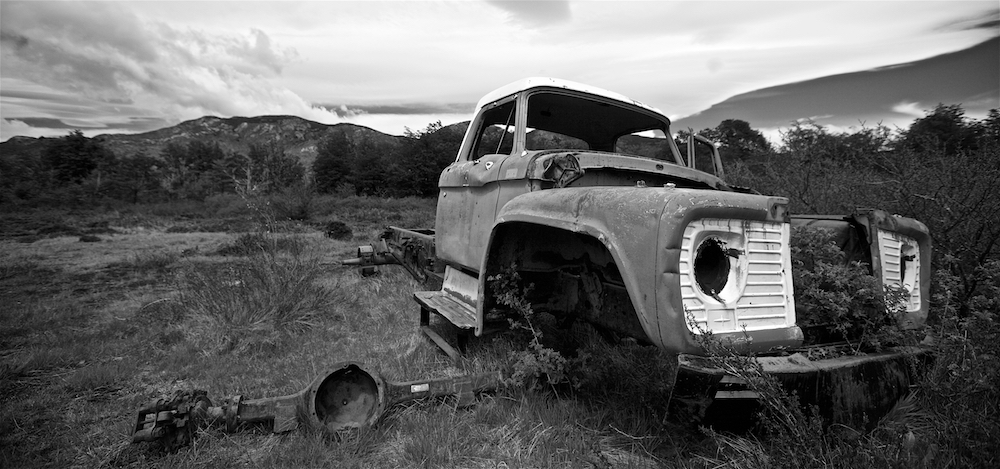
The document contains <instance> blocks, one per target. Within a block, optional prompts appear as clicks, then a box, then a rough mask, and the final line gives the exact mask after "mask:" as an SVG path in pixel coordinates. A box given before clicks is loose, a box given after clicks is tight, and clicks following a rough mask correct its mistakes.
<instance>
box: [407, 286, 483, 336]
mask: <svg viewBox="0 0 1000 469" xmlns="http://www.w3.org/2000/svg"><path fill="white" fill-rule="evenodd" d="M413 298H414V299H416V300H417V303H419V304H420V307H421V308H423V309H425V310H427V311H432V312H434V313H437V314H440V315H441V316H442V317H444V318H445V319H447V320H448V321H449V322H451V323H452V324H454V325H455V327H458V328H459V329H472V328H473V327H476V308H475V307H474V306H472V305H470V304H468V303H466V302H464V301H462V300H459V299H457V298H455V297H454V296H452V295H451V294H450V293H448V292H446V291H444V290H438V291H418V292H416V293H414V294H413ZM421 316H423V315H421ZM421 322H423V317H421Z"/></svg>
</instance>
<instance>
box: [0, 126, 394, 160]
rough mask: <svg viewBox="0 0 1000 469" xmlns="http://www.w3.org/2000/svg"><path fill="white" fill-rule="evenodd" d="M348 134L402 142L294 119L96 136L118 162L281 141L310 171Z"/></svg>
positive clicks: (14, 141) (21, 148) (29, 145)
mask: <svg viewBox="0 0 1000 469" xmlns="http://www.w3.org/2000/svg"><path fill="white" fill-rule="evenodd" d="M336 134H346V135H347V136H348V139H349V140H350V141H355V142H357V141H362V140H367V141H371V142H374V143H389V144H393V145H395V144H398V143H399V142H400V141H401V139H403V138H404V137H398V136H394V135H387V134H384V133H382V132H379V131H377V130H373V129H370V128H368V127H363V126H360V125H354V124H344V123H341V124H334V125H326V124H320V123H318V122H313V121H310V120H306V119H303V118H301V117H295V116H259V117H230V118H220V117H212V116H207V117H201V118H198V119H194V120H189V121H184V122H181V123H180V124H177V125H175V126H172V127H166V128H162V129H158V130H153V131H150V132H145V133H141V134H102V135H98V136H96V137H94V140H97V141H99V142H100V143H101V144H102V145H104V147H105V148H107V149H109V150H111V151H113V152H114V153H115V155H117V156H119V157H125V158H127V157H131V156H133V155H135V154H137V153H140V152H142V153H145V154H146V155H149V156H159V155H160V152H161V151H162V150H163V148H165V147H166V146H167V145H168V144H170V143H178V144H183V145H186V144H188V143H190V142H192V141H196V140H201V141H205V142H210V143H218V144H219V147H221V148H222V149H223V150H224V151H226V152H235V153H242V154H247V153H248V152H249V151H250V146H251V145H254V144H263V143H268V142H278V144H279V145H281V146H282V147H283V148H284V150H285V154H286V155H292V156H295V157H296V158H298V159H299V161H301V162H302V164H303V165H304V166H305V167H306V168H309V167H311V166H312V162H313V160H315V159H316V153H317V150H318V148H319V145H320V144H321V143H322V142H323V141H324V140H325V139H327V138H329V137H330V136H333V135H336ZM51 140H52V139H50V138H49V139H47V138H44V137H43V138H31V137H13V138H11V139H9V140H7V141H6V142H2V143H0V154H2V155H3V156H4V157H5V158H6V157H13V156H18V155H20V156H23V157H29V158H30V157H37V156H38V155H40V154H41V152H42V150H43V149H44V146H45V145H46V143H47V142H48V141H51Z"/></svg>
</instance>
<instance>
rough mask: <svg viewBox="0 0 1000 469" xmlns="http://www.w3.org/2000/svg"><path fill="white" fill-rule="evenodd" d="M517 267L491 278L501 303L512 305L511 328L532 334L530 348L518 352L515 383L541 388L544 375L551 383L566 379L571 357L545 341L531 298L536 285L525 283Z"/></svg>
mask: <svg viewBox="0 0 1000 469" xmlns="http://www.w3.org/2000/svg"><path fill="white" fill-rule="evenodd" d="M516 267H517V266H514V265H512V266H510V267H509V268H507V269H504V270H503V271H501V272H500V273H499V274H496V275H493V276H491V277H489V278H488V279H487V280H488V281H489V282H490V287H491V288H492V289H493V292H494V294H495V295H496V298H497V303H499V304H500V305H503V306H506V307H507V308H510V316H509V317H508V322H509V324H510V328H511V329H513V330H523V331H527V332H528V333H529V334H530V335H531V337H530V339H529V341H528V348H527V349H526V350H523V351H520V352H518V353H517V354H516V356H515V362H514V365H513V373H512V374H511V377H510V379H511V380H512V381H513V382H514V383H521V384H526V385H527V386H528V389H531V390H534V389H537V388H538V387H539V386H540V385H541V384H542V382H543V379H544V383H546V384H548V385H549V386H554V385H557V384H563V383H566V382H568V377H567V374H566V373H567V363H568V360H567V359H566V357H564V356H562V354H560V353H559V352H558V351H556V350H554V349H552V348H549V347H546V346H544V345H542V330H541V329H540V328H539V327H538V326H537V325H536V322H537V321H538V317H537V315H536V314H535V312H534V310H532V309H531V304H530V303H529V302H528V300H527V297H528V294H529V293H530V291H531V289H532V288H533V287H532V286H531V285H529V286H527V287H521V276H520V274H518V273H517V268H516Z"/></svg>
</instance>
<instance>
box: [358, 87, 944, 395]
mask: <svg viewBox="0 0 1000 469" xmlns="http://www.w3.org/2000/svg"><path fill="white" fill-rule="evenodd" d="M699 145H705V146H706V147H707V148H708V149H709V150H711V151H710V152H709V153H710V154H711V157H709V158H702V157H700V156H696V155H697V154H698V152H697V151H696V147H697V146H699ZM685 150H686V151H685V152H682V151H681V149H680V148H679V147H678V145H677V144H676V143H675V142H674V139H673V136H672V134H671V129H670V120H669V119H668V118H667V117H666V116H665V115H664V114H663V113H662V112H660V111H658V110H657V109H654V108H652V107H649V106H646V105H644V104H642V103H640V102H638V101H634V100H632V99H629V98H626V97H625V96H622V95H619V94H617V93H613V92H609V91H606V90H602V89H598V88H594V87H591V86H586V85H582V84H578V83H573V82H569V81H563V80H557V79H551V78H528V79H524V80H521V81H517V82H515V83H511V84H509V85H507V86H504V87H501V88H499V89H497V90H495V91H493V92H491V93H489V94H487V95H486V96H485V97H484V98H482V100H480V101H479V103H478V104H477V106H476V111H475V117H474V118H473V119H472V121H471V123H470V125H469V128H468V131H467V133H466V135H465V138H464V140H463V142H462V145H461V149H460V150H459V153H458V156H457V158H456V159H455V161H454V162H453V163H452V164H451V165H449V166H448V167H447V168H445V169H444V171H443V172H442V173H441V177H440V180H439V187H440V192H439V196H438V205H437V215H436V221H435V223H436V227H435V228H436V229H433V230H431V229H403V228H397V227H390V228H388V229H387V230H386V232H385V233H384V234H383V235H382V237H381V239H380V240H379V242H377V243H375V244H372V245H367V246H362V247H360V248H359V249H358V258H357V259H353V260H348V261H345V263H347V264H354V265H361V266H362V269H363V273H371V272H373V271H374V269H376V268H377V267H375V266H376V265H378V264H388V263H394V264H401V265H403V266H404V267H405V268H406V269H407V270H409V271H410V273H412V274H413V275H414V276H415V277H417V278H418V279H421V280H428V279H437V280H439V281H440V284H441V288H440V289H439V290H435V291H424V292H417V293H415V299H416V301H417V302H418V303H419V304H420V306H421V325H422V326H425V327H423V328H422V329H423V330H424V331H425V333H427V335H428V336H430V337H431V338H432V339H434V340H435V342H437V343H438V344H439V345H440V346H441V347H442V348H443V349H445V351H447V352H449V353H451V354H455V353H456V352H455V351H454V350H453V349H452V348H451V347H450V346H449V345H448V344H447V342H445V341H444V340H443V339H442V338H441V337H440V336H439V335H437V334H436V333H435V332H434V331H433V330H431V329H429V328H428V327H426V326H427V325H428V324H429V317H430V314H431V313H434V314H438V315H440V316H442V317H444V318H446V319H447V320H448V321H449V322H450V323H452V324H454V325H455V326H456V327H457V328H459V329H460V330H462V331H467V333H474V334H475V335H481V334H482V333H483V331H484V328H485V326H486V323H487V319H488V317H489V315H490V312H491V311H493V310H494V309H495V308H497V307H498V304H497V300H496V298H495V295H494V294H493V292H492V291H491V288H490V287H489V285H488V282H487V279H488V278H490V277H491V276H495V275H497V274H498V273H500V272H501V271H502V270H504V269H507V268H510V267H511V266H515V268H516V270H517V272H518V273H519V275H520V277H521V278H522V280H523V281H524V282H525V283H526V284H527V283H531V284H534V289H533V290H532V294H531V295H532V296H531V297H530V298H528V299H529V301H531V303H532V305H533V306H534V307H535V308H536V310H539V311H550V312H553V313H557V314H561V315H572V316H573V317H575V318H579V319H582V320H586V321H588V322H590V323H593V324H595V325H597V326H599V327H601V328H604V329H606V330H610V331H614V332H616V333H617V334H620V335H625V336H629V337H633V338H635V339H636V340H638V341H639V342H641V343H649V344H653V345H656V346H657V347H660V348H662V349H665V350H668V351H670V352H674V353H677V354H680V357H681V360H682V363H688V365H689V368H697V366H695V365H693V363H695V362H696V360H694V359H696V358H697V356H698V355H700V354H703V353H704V351H703V350H702V349H701V347H700V346H699V345H698V341H697V340H696V335H697V334H699V333H701V331H711V332H712V334H713V335H714V336H715V337H718V338H721V339H722V340H724V341H731V342H732V343H734V344H736V345H737V347H739V348H741V349H742V350H745V351H747V352H753V353H758V354H766V353H767V352H772V351H775V350H784V351H786V352H785V353H784V355H786V357H769V359H768V360H769V361H763V362H762V363H763V364H764V367H765V370H766V371H768V372H769V373H774V374H776V375H782V376H784V375H787V376H789V377H791V378H790V379H791V380H793V381H794V380H799V381H802V380H803V379H804V380H805V381H809V382H810V383H811V384H809V385H807V387H809V386H811V387H812V388H815V389H813V390H807V391H805V392H804V393H805V394H809V393H810V392H815V390H816V389H819V388H822V387H823V386H831V385H832V384H831V383H832V382H834V381H838V380H843V379H844V377H845V376H858V375H859V374H860V375H865V376H867V378H864V384H863V387H865V386H867V387H868V388H869V390H870V391H871V392H870V393H868V392H864V391H863V392H861V394H871V395H872V396H875V397H871V396H870V397H862V398H861V399H862V400H865V399H868V400H871V399H877V400H880V401H879V402H865V403H861V404H859V405H862V406H869V407H870V406H872V405H875V406H878V405H885V404H886V403H891V401H892V400H894V399H895V398H896V397H897V396H896V395H893V394H894V392H895V394H898V392H901V391H900V390H901V389H905V386H906V384H907V376H905V375H906V373H907V372H906V371H905V370H899V369H893V370H889V371H886V370H885V369H884V368H885V366H884V365H883V364H881V363H883V362H884V361H885V356H882V355H880V356H871V357H866V358H848V359H833V360H827V361H823V362H817V361H809V360H807V359H803V357H802V356H801V355H794V354H792V355H790V356H789V354H788V353H787V351H788V350H792V351H794V349H795V348H796V347H799V346H801V345H802V344H803V341H804V335H803V331H802V329H801V328H800V327H799V326H798V325H797V324H796V316H795V297H794V294H793V291H794V290H793V287H794V286H793V285H792V275H791V256H790V243H789V236H790V233H791V231H792V230H791V228H792V227H793V226H796V225H801V226H808V227H817V228H825V229H829V230H831V232H833V233H835V238H836V239H837V240H838V242H839V243H840V245H841V247H842V248H843V249H844V250H845V251H847V252H848V257H849V258H851V259H857V260H861V261H863V262H864V263H865V264H866V265H867V266H868V267H870V269H871V273H872V275H874V276H876V277H877V278H879V279H881V281H882V282H883V283H884V284H885V285H894V286H896V287H901V288H903V289H904V290H905V294H906V295H907V296H908V298H907V299H906V314H905V317H904V318H903V321H904V325H905V326H907V327H917V326H920V325H922V323H923V321H924V319H925V318H926V316H927V310H928V299H929V275H930V271H929V269H930V254H931V248H930V238H929V236H928V234H927V229H926V227H925V226H924V225H923V224H921V223H920V222H918V221H915V220H912V219H907V218H904V217H899V216H893V215H888V214H886V213H885V212H882V211H879V210H862V211H858V212H857V213H854V214H850V215H847V216H807V217H796V216H791V215H790V214H789V213H788V210H787V206H788V200H787V199H785V198H782V197H773V196H767V195H759V194H757V193H755V192H753V191H752V190H749V189H741V188H737V187H732V186H730V185H728V184H727V183H726V182H725V180H724V173H723V171H724V170H723V165H722V161H721V160H720V158H719V154H718V152H717V151H715V147H714V146H713V145H712V144H711V142H709V141H707V140H705V139H704V138H702V137H700V136H697V135H692V136H691V137H689V139H688V141H687V148H686V149H685ZM702 153H704V152H702ZM466 335H467V334H460V335H459V337H460V339H459V341H460V345H461V342H462V337H465V336H466ZM890 355H891V354H890ZM685 359H687V361H685ZM837 360H841V361H839V362H838V361H837ZM872 367H874V368H872ZM682 368H684V367H683V366H682ZM876 368H877V370H876ZM709 374H711V373H709ZM803 377H804V378H803ZM722 378H723V376H722V375H721V374H718V375H715V378H714V379H710V380H709V383H710V388H711V389H709V391H710V392H713V393H716V396H717V397H723V396H724V394H725V392H724V391H718V389H719V388H718V385H719V382H720V380H722ZM851 387H852V388H853V389H855V391H857V386H854V385H852V386H851ZM893 390H895V391H893ZM845 392H846V391H845ZM852 392H853V391H852ZM800 394H801V393H800ZM817 394H818V393H817ZM732 395H733V396H737V395H738V396H745V393H737V392H733V393H732ZM876 395H877V396H876ZM826 399H831V402H833V401H838V400H839V401H843V400H844V399H846V398H845V397H844V396H836V395H835V396H832V397H817V398H816V400H817V401H824V400H826ZM807 400H808V399H807ZM882 401H885V402H882ZM819 403H820V404H822V403H823V402H819Z"/></svg>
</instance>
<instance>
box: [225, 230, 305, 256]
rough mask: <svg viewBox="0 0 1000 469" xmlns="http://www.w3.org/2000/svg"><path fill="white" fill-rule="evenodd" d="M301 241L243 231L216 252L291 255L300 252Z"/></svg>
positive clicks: (293, 238)
mask: <svg viewBox="0 0 1000 469" xmlns="http://www.w3.org/2000/svg"><path fill="white" fill-rule="evenodd" d="M303 248H304V246H303V244H302V241H301V240H299V239H298V238H295V237H277V236H270V235H267V234H264V233H243V234H241V235H239V236H238V237H237V238H236V239H235V240H233V242H232V243H229V244H225V245H223V246H222V247H220V248H219V249H218V250H217V251H216V254H219V255H221V256H254V255H274V254H277V253H279V252H287V253H290V254H291V255H293V256H298V255H300V254H302V250H303Z"/></svg>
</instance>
